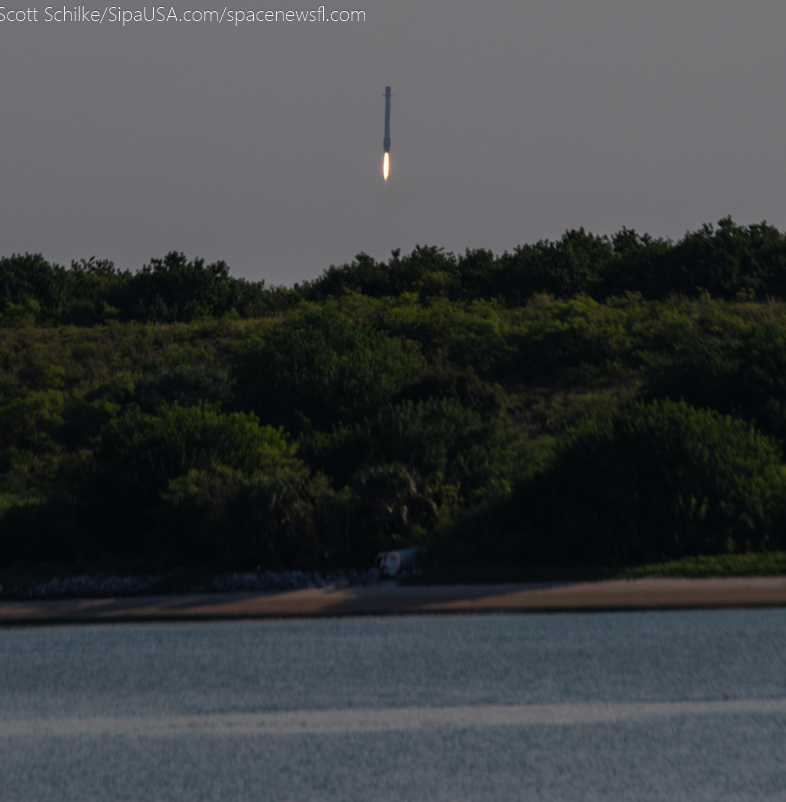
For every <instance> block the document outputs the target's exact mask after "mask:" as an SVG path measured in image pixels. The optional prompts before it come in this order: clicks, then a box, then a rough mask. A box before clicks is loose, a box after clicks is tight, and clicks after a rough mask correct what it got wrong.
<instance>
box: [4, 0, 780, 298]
mask: <svg viewBox="0 0 786 802" xmlns="http://www.w3.org/2000/svg"><path fill="white" fill-rule="evenodd" d="M112 1H113V2H117V1H118V0H112ZM3 2H5V4H6V9H5V11H6V12H7V11H8V10H9V9H17V8H22V9H27V8H38V19H39V21H38V22H0V76H2V78H1V79H0V254H4V255H9V254H10V253H12V252H24V251H35V252H41V253H43V254H44V256H46V257H47V258H48V259H51V260H54V261H58V262H61V263H66V264H67V263H68V262H69V261H70V260H71V259H72V258H81V257H89V256H91V255H96V256H98V257H103V258H109V259H112V260H114V261H115V263H116V264H117V265H118V266H119V267H122V268H132V269H137V268H139V267H140V266H141V265H142V264H143V263H144V262H146V261H147V260H148V259H149V258H150V257H154V256H162V255H163V254H164V253H166V252H167V251H170V250H179V251H185V252H186V254H187V255H188V256H189V257H191V256H204V257H205V258H207V259H208V260H214V259H225V260H226V261H227V262H228V263H229V264H230V266H231V268H232V272H233V275H236V276H246V277H248V278H252V279H261V278H264V279H266V281H268V282H269V283H275V284H281V283H286V284H291V283H292V282H294V281H298V280H302V279H308V278H314V277H315V276H317V275H318V274H319V273H320V272H321V271H322V270H323V269H324V268H326V267H327V266H328V265H330V264H331V263H335V264H340V263H343V262H346V261H350V260H351V259H352V257H353V256H354V255H355V254H356V253H358V252H359V251H361V250H362V251H366V252H367V253H370V254H372V255H373V256H375V257H377V258H380V259H387V257H388V256H389V253H390V250H391V249H392V248H397V247H400V248H402V249H403V251H405V252H406V251H409V250H411V249H412V248H413V247H414V246H415V245H416V244H428V245H439V246H444V247H446V248H447V249H448V250H453V251H463V250H464V249H465V248H467V247H470V248H478V247H484V248H490V249H492V250H494V251H495V252H501V251H503V250H506V249H508V250H509V249H511V248H513V247H515V246H516V245H517V244H520V243H524V242H533V241H535V240H538V239H541V238H555V237H558V236H560V234H561V233H562V232H563V231H564V230H565V229H566V228H573V227H579V226H584V227H585V228H587V229H589V230H591V231H593V232H596V233H613V232H614V231H617V230H619V229H620V228H621V227H622V226H628V227H632V228H636V229H637V230H639V231H640V232H644V231H648V232H650V233H651V234H653V235H656V236H670V237H674V238H678V237H680V236H681V235H682V234H683V233H684V232H685V231H686V230H688V229H694V228H696V227H698V226H699V225H700V224H701V223H703V222H714V221H717V220H718V219H719V218H720V217H723V216H725V215H727V214H731V215H732V216H733V217H734V219H735V220H737V221H738V222H740V223H752V222H760V221H761V220H763V219H766V220H767V221H769V222H770V223H772V224H774V225H777V226H778V227H780V228H786V194H785V193H786V185H785V184H784V177H785V176H784V173H785V172H786V167H785V166H784V165H785V164H786V159H784V152H785V150H786V81H784V74H786V69H784V68H786V48H784V46H783V42H784V34H785V33H786V5H785V4H784V3H783V2H782V0H779V2H775V0H746V1H745V2H742V0H739V1H737V2H729V1H727V0H530V1H529V2H528V1H527V0H483V2H466V1H465V0H418V2H414V0H396V2H391V0H387V2H380V0H338V2H336V3H335V4H334V5H329V4H328V5H327V10H328V11H331V10H338V9H361V10H364V11H365V12H366V22H365V23H346V24H341V23H319V22H314V23H296V22H291V23H266V22H254V23H244V24H243V25H239V26H237V27H233V26H232V25H230V24H227V22H226V20H225V22H223V23H222V24H210V23H201V24H199V23H190V24H189V23H184V22H181V23H174V22H167V23H164V22H153V23H137V24H129V25H127V26H125V27H123V26H121V25H120V24H119V23H117V22H113V23H110V22H108V21H105V22H104V23H102V24H96V23H55V22H44V21H43V18H44V9H45V8H46V6H47V3H48V2H53V0H44V1H43V3H36V1H35V0H31V2H29V3H28V2H25V3H21V2H14V0H0V3H3ZM225 2H226V3H228V4H229V5H228V6H227V7H228V8H229V9H230V10H233V9H243V10H249V9H254V10H263V9H296V10H300V9H309V8H316V7H317V5H318V3H316V2H315V3H313V4H309V3H301V2H297V1H296V0H281V2H275V3H273V2H271V3H270V4H267V3H265V2H255V0H242V2H235V0H220V2H206V0H177V2H176V4H175V6H174V8H175V11H176V12H177V13H178V14H182V13H183V12H184V11H186V10H190V9H209V8H217V9H219V11H221V10H223V8H224V5H223V4H224V3H225ZM72 7H73V6H71V8H72ZM54 8H56V9H60V10H62V5H60V6H55V7H54ZM122 8H123V9H124V10H137V9H138V10H141V9H142V8H143V6H142V4H141V3H139V4H138V5H134V4H133V3H132V0H125V2H124V3H122ZM146 8H147V11H148V14H149V13H150V9H151V6H150V5H148V6H146ZM165 8H166V10H167V11H168V8H169V7H168V6H166V7H165ZM86 9H87V10H88V11H91V10H93V9H97V10H99V11H101V12H103V9H104V6H98V5H94V6H91V5H87V6H86ZM386 85H390V86H392V89H393V108H392V119H391V138H392V147H391V163H392V168H391V178H390V181H389V183H388V185H387V186H386V185H384V183H383V181H382V178H381V160H382V136H383V121H384V120H383V115H384V101H383V92H384V88H385V86H386Z"/></svg>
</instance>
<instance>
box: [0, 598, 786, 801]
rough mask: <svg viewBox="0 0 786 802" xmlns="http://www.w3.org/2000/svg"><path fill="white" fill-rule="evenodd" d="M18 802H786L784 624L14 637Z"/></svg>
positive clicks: (6, 740) (5, 716) (424, 623)
mask: <svg viewBox="0 0 786 802" xmlns="http://www.w3.org/2000/svg"><path fill="white" fill-rule="evenodd" d="M0 799H2V800H3V801H4V802H12V801H15V800H35V801H36V802H48V800H80V802H81V801H82V800H101V801H102V802H104V801H106V800H162V801H164V800H188V801H189V802H191V801H192V800H193V801H194V802H201V800H222V801H223V800H268V799H269V800H290V799H292V800H397V801H398V800H443V799H444V800H484V801H485V800H522V799H528V800H529V799H532V800H596V799H597V800H600V799H603V800H623V799H625V800H627V799H630V800H669V801H670V802H672V801H673V800H713V802H717V801H720V800H748V799H750V800H754V799H755V800H761V799H782V800H786V611H784V610H754V611H746V610H730V611H688V612H656V613H621V614H608V613H607V614H598V615H595V614H588V615H530V616H477V617H470V616H467V617H448V616H445V617H410V618H356V619H335V620H316V621H270V622H241V623H216V624H153V625H122V626H98V627H83V628H79V627H70V628H48V629H27V630H22V629H19V630H5V631H0Z"/></svg>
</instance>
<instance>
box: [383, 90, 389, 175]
mask: <svg viewBox="0 0 786 802" xmlns="http://www.w3.org/2000/svg"><path fill="white" fill-rule="evenodd" d="M382 149H383V150H384V151H385V157H384V158H383V159H382V177H383V178H384V179H385V181H387V180H388V176H389V175H390V87H389V86H386V87H385V138H384V139H383V140H382Z"/></svg>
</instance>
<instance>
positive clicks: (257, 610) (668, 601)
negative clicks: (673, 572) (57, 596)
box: [0, 577, 786, 626]
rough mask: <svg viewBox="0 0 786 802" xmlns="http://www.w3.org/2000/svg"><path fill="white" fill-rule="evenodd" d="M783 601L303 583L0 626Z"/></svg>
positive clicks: (724, 593)
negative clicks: (313, 585) (294, 586)
mask: <svg viewBox="0 0 786 802" xmlns="http://www.w3.org/2000/svg"><path fill="white" fill-rule="evenodd" d="M777 606H786V577H735V578H714V579H672V578H669V579H663V578H657V579H655V578H653V579H633V580H609V581H602V582H559V583H557V582H554V583H538V584H515V585H513V584H511V585H438V586H409V587H399V586H398V585H396V584H394V583H392V582H389V583H383V584H380V585H375V586H370V587H356V588H343V589H337V588H331V587H326V588H308V589H304V590H293V591H274V592H265V593H210V594H208V593H204V594H186V595H180V596H139V597H132V598H114V599H61V600H41V601H28V600H26V601H6V602H2V603H0V626H20V625H21V626H24V625H45V624H49V625H52V624H76V623H80V624H88V623H120V622H134V621H199V620H221V619H226V620H233V619H261V618H312V617H324V616H347V615H408V614H423V613H446V614H448V613H453V614H467V613H527V612H581V611H586V612H599V611H613V610H617V611H622V610H667V609H679V608H685V609H689V608H724V607H777Z"/></svg>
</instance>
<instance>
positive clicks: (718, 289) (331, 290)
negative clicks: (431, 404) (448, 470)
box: [0, 218, 786, 326]
mask: <svg viewBox="0 0 786 802" xmlns="http://www.w3.org/2000/svg"><path fill="white" fill-rule="evenodd" d="M785 268H786V234H784V233H782V232H780V231H779V230H778V229H777V228H774V227H773V226H769V225H767V224H766V223H761V224H759V225H751V226H739V225H736V224H735V223H734V222H733V221H732V220H731V218H726V219H724V220H721V221H720V222H719V223H718V226H717V227H714V226H710V225H705V226H703V227H702V228H701V229H699V230H698V231H694V232H690V233H687V234H686V235H685V237H683V239H681V240H679V241H678V242H676V243H674V242H672V241H670V240H664V239H655V238H652V237H650V236H648V235H639V234H637V233H636V232H635V231H632V230H629V229H623V230H622V231H620V232H618V233H617V234H615V235H613V236H612V237H608V236H597V235H593V234H587V233H586V232H585V231H584V229H579V230H578V231H576V230H573V231H568V232H566V233H565V234H564V235H563V236H562V238H561V239H559V240H558V241H555V242H551V241H541V242H538V243H536V244H534V245H522V246H520V247H518V248H515V249H514V251H513V252H512V253H507V252H506V253H503V254H501V255H499V256H495V255H494V254H493V253H491V252H490V251H487V250H482V249H480V250H467V252H466V253H465V254H463V255H458V256H456V255H454V254H452V253H446V252H445V251H444V250H442V249H440V248H436V247H420V246H418V247H417V248H415V250H414V251H413V252H412V253H411V254H409V255H406V256H401V254H400V251H394V252H393V255H392V257H391V258H390V260H389V261H388V262H387V263H385V262H378V261H376V260H374V259H372V258H371V257H370V256H368V255H366V254H360V255H358V256H357V258H356V259H355V261H354V262H352V263H351V264H345V265H342V266H340V267H330V268H328V269H327V270H326V271H325V272H324V273H323V274H322V276H320V277H319V278H318V279H316V280H314V281H311V282H303V283H302V284H296V285H295V286H294V287H268V286H266V285H265V282H264V281H260V282H249V281H245V280H243V279H237V278H233V277H231V276H230V275H229V268H228V267H227V265H226V263H225V262H222V261H219V262H214V263H212V264H207V265H206V264H205V262H204V260H202V259H193V260H190V261H189V260H188V259H187V258H186V257H185V255H184V254H182V253H177V252H171V253H169V254H167V255H166V256H165V257H164V258H163V259H152V260H151V261H150V263H149V264H147V265H145V266H144V267H143V268H142V269H141V270H140V271H138V272H136V273H132V272H131V271H121V270H118V269H117V268H115V266H114V264H113V263H112V262H110V261H107V260H96V259H95V258H91V259H89V260H84V259H83V260H82V261H80V262H72V263H71V266H70V268H65V267H62V266H60V265H56V264H51V263H49V262H47V261H46V260H45V259H44V258H43V257H42V256H41V255H38V254H36V255H30V254H26V255H24V256H21V255H13V256H11V257H3V258H2V259H0V325H3V326H18V325H77V326H88V325H96V324H100V323H106V322H107V321H110V320H117V321H137V322H159V323H164V322H190V321H193V320H196V319H200V318H205V317H221V316H224V315H233V316H238V317H241V318H254V317H261V316H264V315H268V314H272V313H274V312H282V311H288V310H291V309H293V308H294V307H295V306H297V304H298V303H300V302H302V301H304V300H306V301H320V300H323V299H325V298H328V297H334V298H339V297H341V295H342V294H343V293H345V292H347V291H354V292H359V293H362V294H363V295H368V296H370V297H373V298H383V297H388V296H398V295H401V294H402V293H405V292H416V293H418V294H419V295H421V296H440V297H445V298H449V299H450V300H453V301H470V300H479V299H486V300H496V301H498V302H499V303H501V304H503V305H505V306H519V305H521V304H524V303H526V302H527V301H528V300H529V299H531V298H532V297H534V296H535V295H537V294H542V293H546V294H549V295H553V296H555V297H557V298H570V297H572V296H574V295H577V294H584V295H588V296H590V297H591V298H594V299H596V300H604V299H606V298H610V297H615V296H620V295H623V294H625V293H626V292H637V293H640V294H641V295H642V296H643V297H644V298H647V299H653V300H654V299H663V298H666V297H668V296H669V295H673V294H677V295H684V296H688V297H695V296H696V295H698V294H700V293H701V292H708V293H709V294H710V295H711V296H712V297H714V298H723V299H726V300H733V299H735V298H738V297H741V298H747V299H759V300H763V299H765V298H782V297H784V295H786V269H785Z"/></svg>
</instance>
